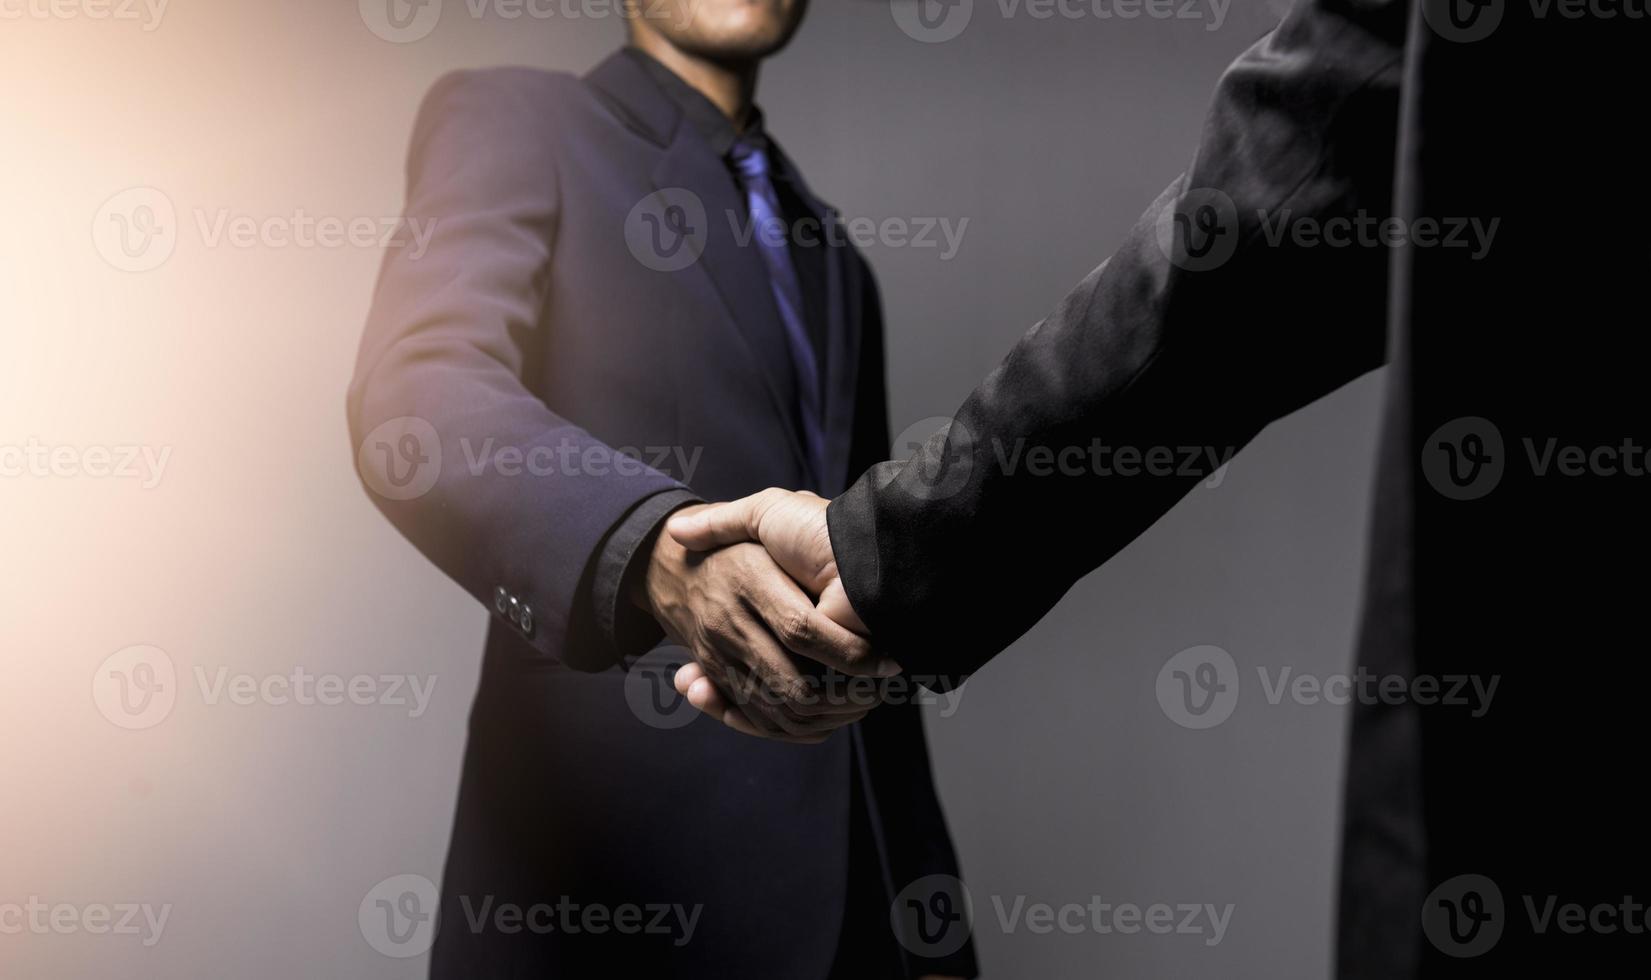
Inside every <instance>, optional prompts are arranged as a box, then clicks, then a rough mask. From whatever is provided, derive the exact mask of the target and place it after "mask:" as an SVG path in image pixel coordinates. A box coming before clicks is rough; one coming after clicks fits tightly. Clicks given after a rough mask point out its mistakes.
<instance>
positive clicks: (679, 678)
mask: <svg viewBox="0 0 1651 980" xmlns="http://www.w3.org/2000/svg"><path fill="white" fill-rule="evenodd" d="M704 676H705V670H704V669H703V668H702V667H700V665H699V664H698V663H695V662H694V661H689V662H688V663H685V664H683V665H682V666H681V667H678V668H677V669H676V674H675V675H674V676H673V677H672V678H671V683H672V684H673V685H674V686H675V687H676V693H678V694H680V695H682V696H683V697H687V696H688V690H689V688H692V687H693V686H694V682H695V681H697V680H699V679H700V678H701V677H704Z"/></svg>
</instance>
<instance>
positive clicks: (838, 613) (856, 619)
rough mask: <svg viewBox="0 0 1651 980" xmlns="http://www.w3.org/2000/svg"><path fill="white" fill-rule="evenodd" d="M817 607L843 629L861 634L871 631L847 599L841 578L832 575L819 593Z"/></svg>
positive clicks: (865, 634) (867, 633)
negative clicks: (828, 582)
mask: <svg viewBox="0 0 1651 980" xmlns="http://www.w3.org/2000/svg"><path fill="white" fill-rule="evenodd" d="M819 609H820V612H821V613H823V614H825V616H826V617H827V618H828V619H830V620H831V621H832V622H834V623H836V624H838V625H839V626H842V627H843V628H844V629H848V630H852V631H853V632H855V633H858V634H860V635H861V636H867V635H869V634H870V633H871V630H869V629H867V628H866V624H865V621H864V620H862V619H861V618H860V614H859V613H857V612H855V611H854V606H853V605H852V604H851V603H850V602H849V601H848V592H847V590H845V589H844V588H843V580H842V579H841V578H838V577H836V576H832V579H831V582H830V584H829V585H827V586H826V587H825V590H824V591H822V592H821V593H820V602H819Z"/></svg>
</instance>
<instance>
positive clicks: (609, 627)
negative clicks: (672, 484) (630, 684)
mask: <svg viewBox="0 0 1651 980" xmlns="http://www.w3.org/2000/svg"><path fill="white" fill-rule="evenodd" d="M697 503H702V501H701V500H700V499H699V498H698V497H696V496H694V495H693V494H692V493H690V492H689V491H687V490H666V491H663V492H661V493H657V494H655V495H653V496H652V497H648V498H646V499H644V500H643V501H642V502H641V503H639V504H637V505H636V506H635V507H633V508H632V509H631V512H630V513H629V514H626V515H625V516H624V517H623V518H621V519H620V521H619V523H618V524H615V525H614V527H613V530H611V531H609V532H608V537H607V540H606V541H604V542H603V543H602V547H601V549H600V551H599V552H598V557H597V562H596V576H595V579H594V580H593V581H592V583H591V599H592V601H593V602H594V603H595V606H596V609H595V613H596V626H597V629H598V630H599V635H600V638H601V640H602V642H604V643H606V644H607V645H608V647H609V648H610V649H611V650H612V651H613V652H614V661H615V662H616V663H620V664H625V665H628V664H629V662H630V661H632V660H634V659H636V658H637V657H640V656H642V655H643V654H644V653H647V652H648V651H649V650H650V649H652V648H653V647H654V645H655V644H657V643H658V642H659V641H660V640H661V639H662V638H663V637H664V635H665V631H664V630H662V629H661V628H660V626H659V624H658V623H656V622H654V618H653V617H652V616H650V615H648V613H647V612H646V611H644V610H642V609H638V608H637V607H636V606H635V605H633V604H632V603H631V602H630V600H629V599H628V598H627V597H628V596H629V594H630V591H631V587H632V586H633V585H634V584H635V583H636V581H637V577H638V576H640V575H641V574H642V573H643V572H644V571H645V570H646V569H645V562H646V558H647V555H648V551H649V549H650V548H651V546H652V545H653V542H654V540H655V538H656V537H657V535H658V534H659V531H660V529H661V527H662V526H663V525H664V523H665V518H667V517H669V516H671V514H672V513H673V512H674V511H677V510H679V509H681V508H683V507H687V506H689V505H692V504H697Z"/></svg>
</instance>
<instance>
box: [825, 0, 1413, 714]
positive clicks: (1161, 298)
mask: <svg viewBox="0 0 1651 980" xmlns="http://www.w3.org/2000/svg"><path fill="white" fill-rule="evenodd" d="M1405 18H1406V11H1405V2H1404V0H1378V2H1365V3H1350V2H1346V0H1304V2H1303V3H1300V4H1298V5H1297V8H1296V9H1295V11H1293V12H1292V14H1291V15H1290V16H1289V17H1288V18H1287V19H1286V20H1285V21H1284V23H1282V24H1281V25H1280V26H1279V27H1278V29H1276V30H1275V31H1274V32H1272V33H1271V34H1269V35H1267V36H1266V37H1264V38H1263V39H1262V40H1261V41H1259V42H1258V43H1257V44H1256V45H1254V46H1253V47H1252V48H1251V49H1250V50H1248V51H1247V52H1246V53H1245V54H1244V55H1242V56H1241V57H1240V58H1239V59H1238V60H1237V61H1236V62H1234V63H1233V64H1232V65H1231V66H1230V67H1229V68H1228V69H1227V71H1226V72H1225V73H1224V74H1223V75H1222V78H1221V80H1220V83H1219V85H1218V87H1217V90H1216V93H1215V97H1214V101H1213V104H1212V107H1211V110H1210V112H1209V115H1208V117H1207V120H1206V123H1205V127H1204V132H1203V135H1202V139H1201V141H1200V145H1199V147H1198V150H1197V152H1196V154H1195V156H1194V161H1193V165H1192V167H1191V168H1190V170H1189V171H1188V173H1187V174H1186V175H1184V176H1183V177H1182V178H1181V179H1180V180H1178V181H1177V182H1176V183H1175V184H1173V185H1171V186H1170V187H1169V188H1168V189H1167V190H1166V191H1165V192H1164V193H1163V194H1162V195H1161V196H1160V197H1159V198H1158V200H1157V201H1155V202H1154V203H1153V204H1152V206H1151V208H1149V209H1148V210H1147V212H1146V213H1145V214H1144V215H1143V216H1142V218H1141V219H1140V221H1139V222H1138V223H1137V224H1136V226H1135V228H1134V229H1133V230H1132V231H1131V233H1130V235H1129V236H1128V238H1127V239H1126V240H1125V242H1124V243H1123V245H1122V247H1121V248H1119V249H1118V251H1117V252H1116V253H1115V254H1114V255H1113V256H1112V258H1111V259H1109V260H1108V261H1107V262H1105V263H1103V264H1102V265H1101V266H1100V268H1098V269H1096V270H1095V271H1094V272H1092V273H1090V275H1089V276H1088V277H1086V278H1085V279H1084V281H1083V282H1082V283H1080V284H1079V285H1078V287H1077V288H1076V289H1075V290H1074V291H1073V292H1072V293H1071V294H1070V295H1068V296H1067V297H1066V298H1065V299H1064V300H1062V301H1061V303H1060V304H1059V305H1058V306H1057V307H1056V308H1055V310H1054V311H1053V312H1052V313H1051V314H1050V315H1049V316H1048V317H1047V318H1046V319H1044V320H1043V321H1042V322H1041V323H1039V324H1037V325H1036V326H1034V327H1033V328H1032V329H1031V331H1030V332H1029V333H1027V334H1026V335H1025V337H1023V338H1022V339H1021V340H1020V341H1019V343H1018V344H1017V345H1016V346H1015V347H1014V349H1013V350H1012V351H1011V352H1010V353H1009V355H1008V357H1007V358H1006V359H1005V360H1004V362H1003V363H1002V364H1001V365H1000V366H999V367H998V368H997V369H996V370H995V371H993V373H992V374H991V375H990V376H989V377H988V378H987V379H986V380H985V382H983V383H982V384H981V385H980V387H979V388H977V389H976V390H975V391H974V393H973V394H971V395H970V397H969V399H968V400H967V401H966V402H965V403H964V405H963V406H962V408H960V409H959V410H958V412H957V413H956V415H955V417H954V419H953V420H952V422H951V424H950V425H949V426H948V428H947V430H945V431H944V432H942V433H940V434H937V435H936V437H935V438H933V439H931V440H930V441H929V442H928V444H927V445H926V446H925V447H924V448H923V449H922V450H920V451H919V452H918V453H917V454H915V455H914V456H913V457H912V459H911V460H909V461H907V462H905V463H903V464H902V463H896V462H889V463H883V464H880V465H878V466H876V467H874V468H873V469H872V470H871V471H870V472H868V473H867V474H866V475H865V476H863V477H862V478H861V479H860V480H859V481H858V482H857V483H856V484H855V485H854V486H853V487H851V488H850V489H849V490H848V491H847V492H846V493H845V494H843V495H842V496H841V497H839V498H837V499H836V500H835V501H833V503H832V505H831V507H830V510H829V511H828V520H829V524H830V533H831V540H832V546H833V548H834V550H835V552H836V555H837V560H838V564H839V568H840V570H841V573H842V576H843V583H844V586H845V588H846V589H847V591H848V594H849V598H850V600H851V601H852V602H853V604H854V606H855V609H856V611H858V612H859V613H860V615H861V617H862V618H863V619H864V620H865V622H866V624H867V625H868V627H869V628H870V629H871V631H872V634H873V635H874V636H875V637H876V638H877V639H878V641H879V643H880V645H881V647H882V649H884V650H885V651H887V652H889V653H890V654H891V655H892V656H894V657H896V658H897V659H899V660H900V661H901V663H902V664H903V665H904V666H905V668H906V670H907V673H908V674H909V675H911V676H913V677H914V678H917V679H920V680H924V681H925V682H927V683H931V684H932V685H934V686H938V687H947V686H949V682H948V681H947V678H949V677H958V676H966V675H967V674H968V673H970V672H972V671H974V670H975V669H977V668H978V667H980V666H981V665H982V664H984V663H985V662H986V661H987V660H989V659H990V658H991V657H993V656H995V655H996V654H997V653H998V652H999V651H1001V650H1002V649H1004V648H1005V647H1007V646H1008V645H1009V644H1010V643H1012V642H1014V640H1015V639H1017V638H1018V637H1019V636H1020V635H1021V634H1023V633H1024V632H1025V631H1026V630H1027V629H1029V628H1030V627H1031V626H1032V625H1033V624H1034V623H1036V622H1037V620H1038V619H1040V618H1041V617H1042V616H1043V615H1044V614H1045V613H1046V612H1048V610H1049V609H1050V607H1052V606H1053V605H1054V604H1055V602H1057V601H1058V600H1059V599H1060V597H1061V596H1062V595H1064V594H1065V592H1066V591H1067V590H1068V589H1069V588H1071V586H1072V585H1073V583H1075V582H1076V581H1077V580H1078V579H1079V578H1081V577H1082V576H1083V575H1085V574H1087V573H1088V572H1089V571H1091V570H1092V569H1094V568H1095V567H1096V566H1098V565H1099V564H1101V563H1102V562H1104V561H1105V560H1106V559H1107V558H1109V557H1111V556H1112V555H1113V554H1115V553H1117V552H1118V551H1119V550H1120V549H1122V548H1123V547H1124V546H1125V545H1127V544H1128V543H1129V542H1130V541H1132V540H1133V539H1134V538H1136V537H1137V536H1138V535H1140V534H1141V533H1142V532H1143V531H1145V530H1146V529H1147V528H1148V527H1150V526H1151V525H1152V524H1153V523H1154V522H1155V521H1156V520H1157V519H1158V518H1159V517H1160V516H1162V515H1163V514H1164V513H1165V512H1166V511H1168V510H1169V509H1170V508H1171V507H1172V506H1173V505H1174V504H1175V503H1176V502H1177V501H1178V500H1180V499H1181V497H1182V496H1184V495H1185V494H1186V493H1187V492H1188V491H1190V490H1191V489H1192V488H1193V487H1194V486H1195V485H1196V484H1197V483H1198V482H1199V481H1200V480H1201V479H1203V478H1205V477H1206V476H1207V475H1208V474H1209V473H1210V472H1211V471H1212V470H1213V469H1214V468H1215V467H1214V465H1213V463H1212V462H1211V460H1212V458H1213V459H1217V460H1218V459H1222V458H1224V457H1225V455H1227V454H1230V453H1232V452H1236V451H1237V449H1238V448H1239V447H1241V446H1243V445H1244V444H1246V443H1247V442H1248V441H1249V440H1250V439H1252V438H1253V437H1254V436H1255V435H1256V434H1257V433H1258V432H1259V431H1260V430H1261V429H1262V428H1263V427H1264V426H1265V425H1267V424H1268V423H1269V422H1270V421H1272V420H1273V419H1276V418H1278V417H1280V416H1282V415H1284V414H1286V413H1288V412H1290V411H1292V410H1294V409H1295V408H1298V407H1300V406H1302V405H1305V404H1306V403H1308V402H1310V401H1312V400H1313V399H1315V398H1318V397H1320V396H1321V395H1323V394H1326V393H1328V392H1329V391H1331V390H1333V389H1335V388H1337V387H1339V386H1340V385H1342V384H1344V383H1346V382H1347V381H1349V380H1351V379H1353V378H1355V377H1357V376H1358V375H1360V374H1362V373H1365V372H1366V371H1369V370H1370V369H1372V368H1374V367H1376V366H1378V365H1379V364H1380V363H1381V362H1382V359H1383V356H1384V351H1385V343H1386V325H1385V314H1384V310H1385V297H1386V290H1387V282H1388V275H1387V272H1388V258H1389V253H1390V251H1391V250H1390V249H1388V248H1382V247H1351V248H1348V247H1342V248H1335V247H1328V246H1323V247H1316V248H1306V247H1298V246H1297V245H1296V244H1295V243H1296V241H1297V239H1296V238H1295V237H1294V234H1295V231H1296V230H1297V229H1300V228H1303V227H1305V226H1306V225H1307V224H1308V223H1312V224H1313V226H1314V227H1323V223H1324V222H1326V221H1327V220H1328V219H1331V218H1337V217H1340V218H1344V219H1352V218H1357V217H1359V216H1361V215H1363V216H1365V217H1367V218H1369V219H1371V220H1375V219H1379V218H1381V217H1383V216H1387V215H1389V214H1391V210H1390V208H1391V201H1392V198H1393V186H1392V184H1393V174H1394V161H1395V153H1396V147H1395V145H1394V144H1395V135H1396V133H1397V131H1398V113H1399V90H1400V79H1401V75H1402V69H1403V48H1404V37H1405V26H1406V25H1405ZM1195 453H1196V454H1197V458H1196V461H1195V460H1194V459H1193V454H1195Z"/></svg>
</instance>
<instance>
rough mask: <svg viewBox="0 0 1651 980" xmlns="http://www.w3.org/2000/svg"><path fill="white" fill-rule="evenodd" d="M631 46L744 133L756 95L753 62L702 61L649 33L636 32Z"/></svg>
mask: <svg viewBox="0 0 1651 980" xmlns="http://www.w3.org/2000/svg"><path fill="white" fill-rule="evenodd" d="M631 43H632V44H634V45H636V46H637V47H638V48H641V49H642V50H643V51H645V52H647V54H648V55H650V56H651V57H652V58H654V60H656V61H658V62H659V63H660V64H662V65H664V66H665V67H666V68H669V69H670V70H671V71H673V72H675V73H676V74H677V76H678V77H680V78H681V79H682V80H683V81H685V82H687V83H688V84H689V85H690V86H692V87H693V88H694V89H695V90H696V91H698V92H699V94H701V95H703V96H705V97H706V98H707V99H710V100H711V104H712V105H714V106H716V107H717V108H718V109H721V110H722V114H723V115H725V116H727V117H728V119H729V120H730V121H731V122H733V124H734V129H735V130H736V131H739V132H744V130H745V124H746V122H747V121H748V120H749V119H750V117H751V104H752V102H753V101H754V100H755V99H756V95H757V62H756V61H754V60H753V61H742V62H723V61H712V60H710V59H708V58H701V57H698V56H696V55H692V54H688V53H687V52H685V51H683V50H682V49H681V48H678V47H675V46H673V45H672V44H671V43H670V42H669V41H666V40H665V39H664V38H662V37H660V36H659V35H658V34H653V33H650V32H648V31H637V32H636V36H635V37H633V38H632V39H631Z"/></svg>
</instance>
